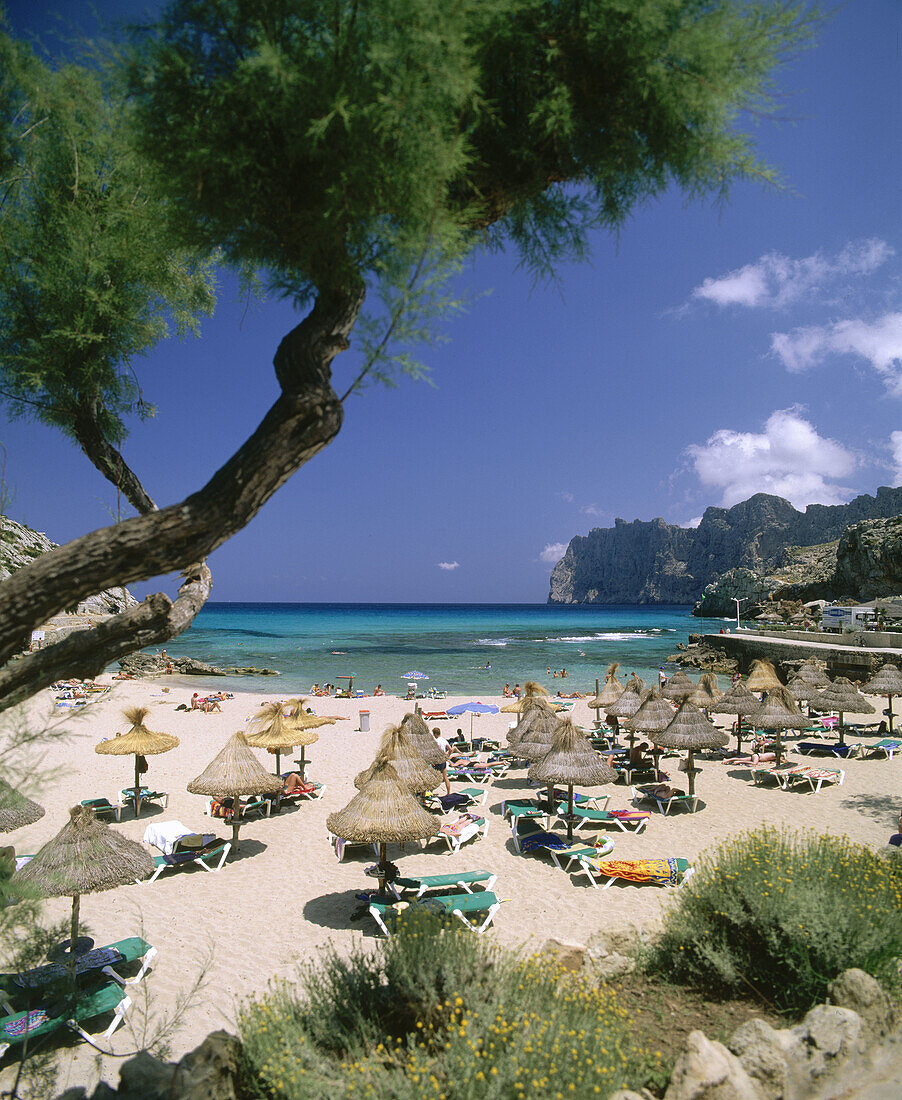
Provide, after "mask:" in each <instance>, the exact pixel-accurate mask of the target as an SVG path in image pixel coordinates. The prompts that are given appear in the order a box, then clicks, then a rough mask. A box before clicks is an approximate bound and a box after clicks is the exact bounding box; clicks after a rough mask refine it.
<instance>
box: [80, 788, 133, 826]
mask: <svg viewBox="0 0 902 1100" xmlns="http://www.w3.org/2000/svg"><path fill="white" fill-rule="evenodd" d="M132 794H134V792H132ZM81 804H82V806H89V807H90V808H91V809H92V810H93V811H94V816H95V817H106V816H107V815H112V816H113V817H114V818H115V819H116V820H117V821H118V820H119V817H120V815H121V814H122V811H123V809H124V808H125V806H124V804H123V803H121V802H110V800H109V799H108V798H83V799H82V800H81Z"/></svg>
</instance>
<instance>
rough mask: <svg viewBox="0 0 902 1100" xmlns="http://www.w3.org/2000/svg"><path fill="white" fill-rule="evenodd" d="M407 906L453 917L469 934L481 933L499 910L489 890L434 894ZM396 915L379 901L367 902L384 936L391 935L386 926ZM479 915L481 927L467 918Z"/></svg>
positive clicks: (390, 907) (388, 905)
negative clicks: (471, 892)
mask: <svg viewBox="0 0 902 1100" xmlns="http://www.w3.org/2000/svg"><path fill="white" fill-rule="evenodd" d="M400 904H401V905H404V904H405V903H404V902H401V903H400ZM409 904H411V905H422V906H424V907H426V908H429V909H433V910H436V911H438V912H441V913H447V914H448V915H449V916H453V917H457V919H458V920H459V921H460V922H461V924H462V925H463V926H464V927H465V928H469V929H470V931H471V932H476V933H477V934H482V933H483V932H484V931H485V930H486V929H487V928H488V927H489V925H490V924H491V923H492V921H493V920H494V919H495V914H496V913H497V912H498V909H499V908H500V907H501V902H500V901H499V899H498V898H496V897H495V895H494V894H493V893H492V892H491V891H490V890H486V891H482V892H481V893H478V894H446V895H437V896H434V897H429V898H421V899H419V900H416V901H411V902H410V903H409ZM398 912H399V909H398V907H397V906H395V905H391V904H387V903H385V902H379V901H374V902H370V915H371V916H372V918H373V920H374V921H375V922H376V924H378V925H379V927H380V928H381V929H382V931H383V932H384V933H385V934H386V936H390V935H391V932H390V931H389V925H390V924H392V923H394V918H395V917H396V916H397V914H398ZM483 913H484V914H485V918H484V919H483V920H482V923H481V924H479V923H474V922H473V921H472V920H470V919H469V918H470V917H474V916H475V917H481V916H482V914H483Z"/></svg>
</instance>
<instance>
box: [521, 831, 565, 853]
mask: <svg viewBox="0 0 902 1100" xmlns="http://www.w3.org/2000/svg"><path fill="white" fill-rule="evenodd" d="M569 847H571V845H569V844H568V843H567V842H566V840H564V839H563V838H561V837H559V836H558V835H557V834H556V833H532V834H531V835H530V836H525V837H523V839H522V840H521V841H520V851H521V852H535V851H537V850H538V849H539V848H550V849H551V850H552V851H555V852H562V851H564V849H565V848H569Z"/></svg>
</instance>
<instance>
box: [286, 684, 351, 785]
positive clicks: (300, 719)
mask: <svg viewBox="0 0 902 1100" xmlns="http://www.w3.org/2000/svg"><path fill="white" fill-rule="evenodd" d="M348 690H350V688H349V689H348ZM306 702H307V700H306V699H289V700H288V705H289V706H290V707H291V708H292V709H291V713H290V714H289V715H288V719H287V721H288V722H289V723H290V725H291V726H292V727H293V728H294V729H296V730H297V731H298V732H299V733H303V734H304V737H303V739H302V740H298V741H295V745H298V746H300V750H301V758H300V760H296V761H295V763H296V764H297V766H298V771H299V772H300V775H301V782H302V783H303V782H304V781H305V780H306V778H307V774H306V773H307V763H308V761H307V757H306V755H305V749H306V747H307V746H308V745H313V744H314V743H315V742H317V741H318V740H319V734H318V733H314V732H313V731H314V730H317V729H319V728H320V726H334V725H335V719H334V718H320V717H319V716H318V715H316V714H308V713H307V711H306V710H305V708H304V704H305V703H306Z"/></svg>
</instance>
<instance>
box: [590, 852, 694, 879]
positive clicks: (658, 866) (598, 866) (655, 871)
mask: <svg viewBox="0 0 902 1100" xmlns="http://www.w3.org/2000/svg"><path fill="white" fill-rule="evenodd" d="M591 862H592V868H593V869H594V870H595V871H598V872H599V873H600V874H602V875H607V876H608V877H609V878H622V879H623V880H624V881H625V882H654V883H657V884H658V885H659V886H677V885H679V881H680V877H681V876H682V874H683V872H682V871H681V870H680V867H679V863H680V861H679V860H677V859H598V858H597V857H596V858H593V859H592V861H591Z"/></svg>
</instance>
